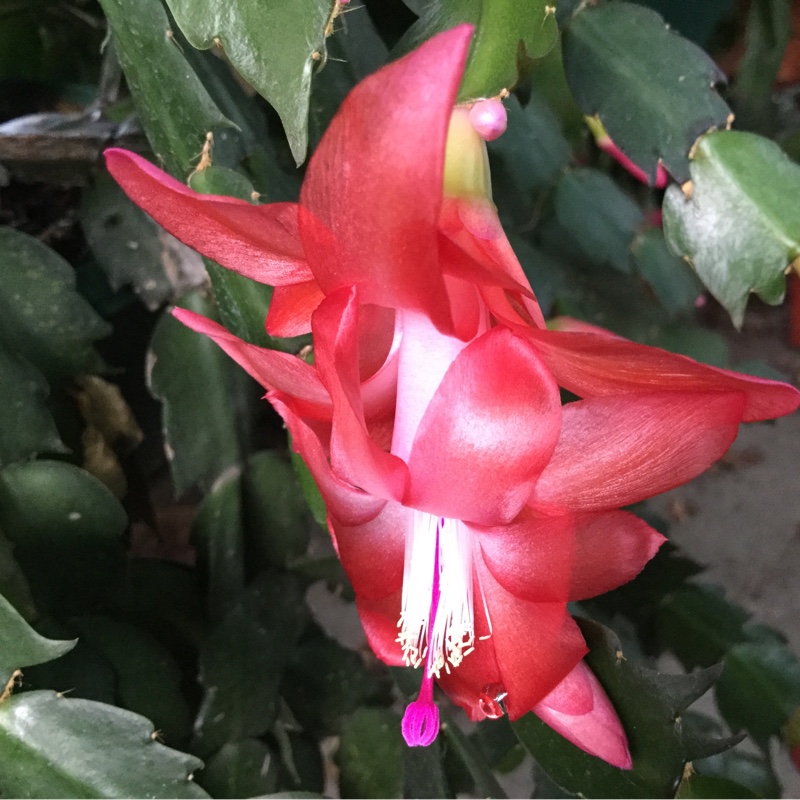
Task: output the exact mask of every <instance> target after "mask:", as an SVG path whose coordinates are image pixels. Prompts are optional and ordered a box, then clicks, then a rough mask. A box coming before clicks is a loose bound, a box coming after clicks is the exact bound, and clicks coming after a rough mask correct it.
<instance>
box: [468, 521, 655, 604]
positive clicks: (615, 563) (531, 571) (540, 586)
mask: <svg viewBox="0 0 800 800" xmlns="http://www.w3.org/2000/svg"><path fill="white" fill-rule="evenodd" d="M476 533H477V534H478V536H479V541H480V547H481V550H482V552H483V559H484V562H485V563H486V567H487V568H488V570H489V571H490V572H491V573H492V575H493V576H494V578H495V580H496V581H497V582H498V583H499V584H500V585H501V586H503V588H504V589H506V591H508V592H511V594H514V595H516V596H517V597H520V598H522V599H524V600H530V601H532V602H554V601H559V600H563V599H564V598H565V597H566V598H567V599H569V600H584V599H586V598H588V597H594V596H596V595H598V594H603V593H604V592H608V591H611V590H612V589H616V588H617V587H618V586H621V585H622V584H624V583H627V582H628V581H630V580H632V579H633V578H635V577H636V576H637V575H638V574H639V572H641V570H642V569H643V567H644V566H645V564H647V562H648V561H649V560H650V559H651V558H652V557H653V556H654V555H655V554H656V551H657V550H658V548H659V547H660V546H661V545H662V544H663V543H664V541H666V540H665V539H664V537H663V536H662V535H661V534H660V533H658V532H657V531H655V530H653V529H652V528H651V527H650V526H649V525H648V524H647V523H646V522H644V521H642V520H640V519H639V518H638V517H635V516H634V515H633V514H629V513H628V512H626V511H606V512H600V513H594V514H565V515H563V516H559V517H541V516H539V515H537V514H535V513H532V512H523V513H522V514H520V516H519V517H517V519H515V520H514V522H513V523H511V525H508V526H503V527H498V528H492V529H481V530H480V531H476Z"/></svg>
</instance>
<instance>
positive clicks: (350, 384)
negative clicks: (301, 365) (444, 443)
mask: <svg viewBox="0 0 800 800" xmlns="http://www.w3.org/2000/svg"><path fill="white" fill-rule="evenodd" d="M312 327H313V330H314V355H315V364H316V368H317V372H318V374H319V376H320V378H321V379H322V381H323V383H324V384H325V386H326V387H327V389H328V391H329V392H330V395H331V398H332V401H333V428H332V433H331V464H332V466H333V469H334V470H335V471H336V473H337V474H339V475H341V477H342V478H344V480H346V481H348V482H349V483H352V484H353V485H354V486H359V487H360V488H362V489H364V490H365V491H367V492H369V493H370V494H375V495H378V496H379V497H383V498H384V499H387V500H388V499H399V498H400V497H402V496H403V493H404V492H405V486H406V483H407V480H408V471H407V469H406V465H405V464H404V463H403V461H401V460H400V459H399V458H397V457H396V456H393V455H391V454H390V453H387V452H384V451H383V450H381V449H380V448H379V447H378V446H377V444H376V443H375V442H374V441H373V440H372V439H371V438H370V437H369V435H368V433H367V426H366V422H365V417H364V407H363V400H362V396H361V382H360V378H359V357H358V301H357V292H356V289H355V287H351V288H346V289H340V290H339V291H337V292H334V293H333V294H331V295H328V297H326V298H325V300H324V301H323V302H322V303H321V304H320V306H319V308H318V309H317V310H316V311H315V312H314V316H313V319H312Z"/></svg>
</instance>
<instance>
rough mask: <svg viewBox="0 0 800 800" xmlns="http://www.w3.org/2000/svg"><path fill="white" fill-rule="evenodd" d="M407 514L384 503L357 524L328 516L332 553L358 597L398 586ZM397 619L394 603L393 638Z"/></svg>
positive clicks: (376, 594)
mask: <svg viewBox="0 0 800 800" xmlns="http://www.w3.org/2000/svg"><path fill="white" fill-rule="evenodd" d="M410 514H411V511H410V510H409V509H407V508H405V507H404V506H401V505H400V504H399V503H392V502H387V503H386V505H385V506H384V507H383V509H382V510H381V512H380V513H379V514H378V515H377V516H375V517H373V518H372V519H370V520H368V521H366V522H364V523H361V524H359V525H347V524H345V523H343V522H340V521H338V520H337V519H335V518H331V531H332V533H333V536H334V540H335V542H336V552H337V553H338V555H339V559H340V560H341V562H342V566H343V567H344V570H345V572H346V573H347V577H348V578H350V583H352V584H353V589H354V590H355V592H356V595H358V597H359V598H361V599H364V600H380V599H381V598H384V597H386V596H387V595H389V594H394V593H395V592H397V591H399V590H400V589H401V588H402V584H403V565H404V558H405V530H406V525H407V524H409V516H410ZM399 618H400V607H399V605H398V607H397V610H396V612H393V613H392V624H393V625H394V633H393V638H396V637H397V620H398V619H399ZM397 647H398V650H399V645H398V646H397Z"/></svg>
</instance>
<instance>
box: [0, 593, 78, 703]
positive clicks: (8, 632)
mask: <svg viewBox="0 0 800 800" xmlns="http://www.w3.org/2000/svg"><path fill="white" fill-rule="evenodd" d="M74 646H75V642H69V641H67V642H64V641H54V640H52V639H45V637H44V636H40V635H39V634H38V633H36V631H35V630H33V628H31V626H30V625H28V623H27V622H25V620H24V619H23V618H22V617H21V616H20V615H19V613H17V611H16V609H14V607H13V606H12V605H11V603H9V602H8V600H6V599H5V597H3V595H1V594H0V694H1V693H2V691H3V689H4V688H5V685H6V684H7V683H8V681H9V680H10V678H11V676H12V674H13V673H14V671H15V670H17V669H19V668H20V667H30V666H33V665H34V664H42V663H43V662H45V661H51V660H52V659H54V658H58V657H59V656H63V655H64V653H68V652H69V651H70V650H72V648H73V647H74Z"/></svg>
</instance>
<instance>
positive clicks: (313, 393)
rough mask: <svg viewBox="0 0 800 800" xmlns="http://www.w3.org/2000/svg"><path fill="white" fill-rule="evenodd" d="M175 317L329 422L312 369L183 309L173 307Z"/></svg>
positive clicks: (303, 408) (267, 383)
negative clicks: (247, 340) (240, 337)
mask: <svg viewBox="0 0 800 800" xmlns="http://www.w3.org/2000/svg"><path fill="white" fill-rule="evenodd" d="M172 314H173V316H174V317H176V318H177V319H179V320H180V321H181V322H182V323H183V324H184V325H186V326H187V327H189V328H191V329H192V330H194V331H197V332H198V333H203V334H205V335H206V336H208V337H210V338H211V339H213V340H214V341H215V342H216V343H217V344H218V345H219V346H220V347H221V348H222V349H223V350H224V351H225V352H226V353H227V354H228V355H229V356H230V357H231V358H232V359H233V360H234V361H236V363H237V364H239V365H240V366H241V367H243V368H244V369H245V370H246V371H247V373H248V374H249V375H251V376H252V377H253V378H255V379H256V380H257V381H258V382H259V383H260V384H261V385H262V386H264V387H265V388H267V389H279V390H280V391H283V392H286V393H287V394H290V395H292V396H293V398H294V400H295V402H296V405H297V409H298V411H299V412H300V413H302V414H304V415H308V416H312V417H314V418H316V419H330V418H331V412H332V404H331V398H330V395H329V394H328V392H327V390H326V389H325V386H324V385H323V384H322V381H320V379H319V377H318V376H317V373H316V371H315V370H314V367H312V366H310V365H309V364H307V363H306V362H305V361H303V360H302V359H301V358H297V357H296V356H292V355H289V353H280V352H278V351H277V350H270V349H268V348H266V347H258V346H257V345H254V344H250V343H248V342H245V341H242V339H239V338H238V337H237V336H234V335H233V334H232V333H230V331H228V330H226V329H225V328H223V327H222V325H219V324H218V323H216V322H214V321H213V320H211V319H208V318H207V317H204V316H202V315H200V314H196V313H195V312H194V311H189V310H188V309H185V308H174V309H173V311H172Z"/></svg>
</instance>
